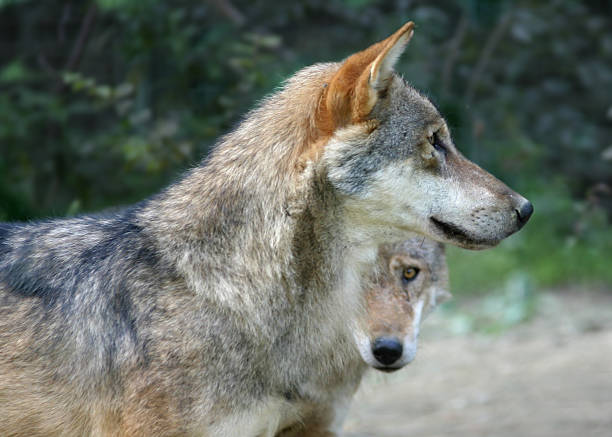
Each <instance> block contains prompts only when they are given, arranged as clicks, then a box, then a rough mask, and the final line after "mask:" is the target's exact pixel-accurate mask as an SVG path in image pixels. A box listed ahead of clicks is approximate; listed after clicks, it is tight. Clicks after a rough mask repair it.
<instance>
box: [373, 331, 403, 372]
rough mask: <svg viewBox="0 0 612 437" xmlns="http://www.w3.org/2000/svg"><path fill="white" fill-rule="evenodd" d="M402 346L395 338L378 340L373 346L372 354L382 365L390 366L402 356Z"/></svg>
mask: <svg viewBox="0 0 612 437" xmlns="http://www.w3.org/2000/svg"><path fill="white" fill-rule="evenodd" d="M402 350H403V348H402V344H401V343H400V341H399V340H398V339H397V338H395V337H380V338H377V339H376V341H375V342H374V346H372V354H374V358H376V359H377V360H378V361H379V362H380V363H381V364H383V365H385V366H390V365H391V364H393V363H395V362H396V361H397V360H398V359H399V358H400V357H401V356H402Z"/></svg>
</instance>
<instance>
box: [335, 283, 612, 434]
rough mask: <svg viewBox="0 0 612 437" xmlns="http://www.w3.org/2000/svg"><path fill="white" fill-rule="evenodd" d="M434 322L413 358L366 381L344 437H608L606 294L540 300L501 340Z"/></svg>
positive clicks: (610, 385) (611, 320)
mask: <svg viewBox="0 0 612 437" xmlns="http://www.w3.org/2000/svg"><path fill="white" fill-rule="evenodd" d="M447 317H448V316H445V315H440V314H433V315H432V316H431V317H430V319H428V320H427V321H426V322H425V324H424V326H423V330H422V334H421V345H420V350H419V352H418V356H417V359H416V360H415V361H414V362H413V363H412V364H410V365H409V366H407V367H406V368H404V369H402V370H400V371H398V372H396V373H394V374H392V375H389V376H386V375H385V376H382V374H381V373H379V372H375V371H371V372H369V373H368V374H367V376H366V378H365V379H364V382H363V384H362V387H361V388H360V390H359V392H358V393H357V395H356V397H355V400H354V402H353V405H352V407H351V410H350V412H349V415H348V418H347V421H346V424H345V433H344V435H345V436H347V437H365V436H369V437H408V436H409V437H422V436H428V437H430V436H431V437H434V436H504V437H506V436H508V437H509V436H513V437H519V436H529V437H544V436H546V437H549V436H550V437H565V436H568V437H569V436H572V437H599V436H601V437H604V436H605V437H612V290H607V291H605V290H604V291H603V292H602V291H600V292H596V291H589V292H585V291H581V290H572V291H571V292H568V291H562V290H561V291H556V292H555V293H550V292H549V293H544V294H543V295H542V297H541V298H540V300H539V304H538V310H537V314H536V316H535V317H534V318H533V319H531V320H530V321H529V322H526V323H523V324H521V325H518V326H517V327H515V328H512V329H510V330H508V331H506V332H505V333H503V334H500V335H495V336H492V335H484V334H475V333H470V334H461V335H459V334H453V333H452V332H449V331H448V329H445V326H446V325H448V324H447V323H446V322H447V320H446V318H447Z"/></svg>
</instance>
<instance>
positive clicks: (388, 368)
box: [374, 366, 401, 373]
mask: <svg viewBox="0 0 612 437" xmlns="http://www.w3.org/2000/svg"><path fill="white" fill-rule="evenodd" d="M374 368H375V369H376V370H380V371H381V372H385V373H393V372H395V371H396V370H399V369H401V367H382V366H381V367H376V366H375V367H374Z"/></svg>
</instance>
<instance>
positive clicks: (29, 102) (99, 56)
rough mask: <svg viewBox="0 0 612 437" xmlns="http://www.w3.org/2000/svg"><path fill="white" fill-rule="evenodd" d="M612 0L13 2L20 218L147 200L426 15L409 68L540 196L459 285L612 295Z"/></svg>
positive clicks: (464, 144)
mask: <svg viewBox="0 0 612 437" xmlns="http://www.w3.org/2000/svg"><path fill="white" fill-rule="evenodd" d="M611 17H612V1H609V0H608V1H606V0H599V1H590V2H587V1H577V0H565V1H560V0H557V1H536V0H524V1H509V0H506V1H495V2H493V1H486V2H485V1H476V0H466V1H457V0H437V1H425V0H386V1H382V0H325V1H323V0H305V1H295V2H276V1H265V0H249V1H247V0H209V1H205V0H175V1H162V0H96V1H84V0H78V1H77V0H74V1H69V0H64V1H59V0H45V1H33V0H29V1H28V0H0V220H24V219H32V218H39V217H45V216H61V215H72V214H78V213H82V212H88V211H95V210H99V209H101V208H106V207H110V206H117V205H123V204H128V203H131V202H134V201H137V200H139V199H142V198H144V197H146V196H148V195H150V194H152V193H154V192H156V191H157V190H159V189H160V188H161V187H162V186H164V185H166V184H168V183H169V181H171V180H172V179H173V178H175V177H176V176H177V175H179V174H180V173H181V172H182V171H183V170H184V169H185V168H188V167H189V166H192V165H194V164H195V163H197V162H198V161H199V160H200V159H201V158H202V157H203V156H205V155H206V153H207V152H208V151H209V149H210V147H211V146H212V145H213V144H214V142H215V140H216V138H218V136H219V135H221V134H223V133H224V132H227V131H228V130H230V129H231V128H232V126H234V125H235V124H236V123H238V122H239V120H240V117H241V115H242V114H244V112H245V111H247V110H248V108H249V107H252V106H253V104H254V102H255V101H256V100H257V99H259V98H261V97H262V96H263V95H265V94H266V93H268V92H270V91H271V90H273V89H274V88H275V87H277V86H279V84H281V83H282V80H283V79H284V78H286V77H287V76H289V75H290V74H291V73H292V72H294V71H296V70H297V69H299V68H301V67H303V66H306V65H309V64H311V63H314V62H321V61H331V60H340V59H342V58H344V57H346V56H347V55H349V54H350V53H353V52H354V51H356V50H359V49H361V48H365V47H367V46H368V45H369V44H371V43H372V42H373V41H376V40H378V39H382V38H384V37H386V36H387V35H388V34H390V33H391V32H393V31H394V30H395V29H396V28H398V27H399V26H400V25H401V24H403V23H404V22H405V21H407V20H408V19H412V20H414V21H415V22H416V24H417V28H416V35H415V38H413V40H412V42H411V43H410V47H409V49H408V50H407V52H406V54H405V55H404V56H403V57H402V59H401V61H400V64H399V65H398V67H397V70H398V71H400V72H402V74H403V75H404V76H405V77H406V78H407V80H409V82H411V83H412V84H413V85H414V86H415V87H417V88H419V89H421V90H422V91H424V92H425V93H426V94H428V95H429V96H430V97H431V98H432V99H433V100H434V101H435V102H436V103H437V104H438V106H439V107H440V109H441V111H442V113H443V114H444V115H445V116H446V117H447V119H448V121H449V123H450V125H451V128H452V130H453V133H454V138H455V142H456V144H457V145H458V147H459V148H460V149H461V150H462V151H463V152H464V153H465V154H466V155H467V156H469V157H470V158H472V159H474V160H475V161H476V162H478V163H479V164H481V165H482V166H484V167H485V168H487V169H489V170H491V171H492V172H493V173H495V174H496V175H498V176H499V177H500V178H501V179H503V180H504V181H505V182H507V183H508V184H509V185H511V186H512V187H514V188H516V189H517V190H519V191H521V192H522V193H524V194H526V195H527V196H528V197H530V198H531V200H533V203H534V205H535V211H536V212H535V214H534V217H533V219H532V221H531V222H530V223H529V225H528V226H527V227H526V228H525V230H523V231H522V232H521V233H519V234H518V235H516V236H514V237H512V238H511V239H509V240H508V241H507V242H504V243H502V245H501V246H500V248H498V249H495V250H493V251H487V252H485V253H468V252H465V251H461V252H459V251H456V250H455V251H451V256H450V259H451V267H452V274H453V282H454V284H455V289H456V290H460V291H475V290H484V289H488V288H490V287H492V286H494V284H495V283H497V284H499V283H501V282H503V281H501V282H500V280H501V279H503V278H504V277H510V275H513V274H514V273H513V272H516V271H523V272H526V273H527V274H528V275H529V276H530V277H531V278H532V279H533V280H534V281H536V283H537V284H538V285H551V284H556V283H560V282H567V281H576V280H579V281H603V282H606V283H612V265H611V263H610V260H611V259H612V233H611V231H610V217H611V216H612V202H611V200H610V199H611V196H610V191H611V188H610V187H611V186H612V171H611V165H612V18H611Z"/></svg>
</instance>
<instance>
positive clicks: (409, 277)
mask: <svg viewBox="0 0 612 437" xmlns="http://www.w3.org/2000/svg"><path fill="white" fill-rule="evenodd" d="M418 274H419V269H418V268H416V267H405V268H404V270H403V271H402V280H403V281H404V282H410V281H414V279H415V278H416V277H417V275H418Z"/></svg>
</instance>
